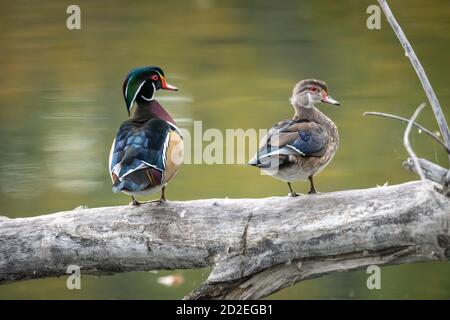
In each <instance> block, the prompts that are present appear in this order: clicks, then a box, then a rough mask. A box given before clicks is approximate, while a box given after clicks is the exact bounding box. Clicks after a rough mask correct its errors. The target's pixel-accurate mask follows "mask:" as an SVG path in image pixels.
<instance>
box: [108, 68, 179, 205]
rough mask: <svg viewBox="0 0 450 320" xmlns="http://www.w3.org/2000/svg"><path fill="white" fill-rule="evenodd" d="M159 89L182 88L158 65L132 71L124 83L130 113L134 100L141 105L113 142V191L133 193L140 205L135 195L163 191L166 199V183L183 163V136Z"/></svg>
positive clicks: (175, 89)
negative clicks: (160, 100)
mask: <svg viewBox="0 0 450 320" xmlns="http://www.w3.org/2000/svg"><path fill="white" fill-rule="evenodd" d="M159 89H163V90H172V91H177V90H178V89H177V88H176V87H174V86H172V85H170V84H168V83H167V81H166V78H165V76H164V72H163V70H162V69H161V68H158V67H154V66H149V67H141V68H136V69H133V70H131V71H130V73H129V74H128V75H127V77H126V78H125V81H124V83H123V95H124V98H125V104H126V108H127V111H128V115H129V116H130V110H131V108H132V107H133V104H134V103H136V105H137V107H136V110H135V112H134V114H133V116H132V117H131V118H130V119H129V120H127V121H125V122H123V123H122V124H121V126H120V128H119V131H118V132H117V135H116V138H115V139H114V141H113V144H112V147H111V152H110V155H109V171H110V175H111V180H112V183H113V187H112V189H113V191H114V192H116V193H117V192H123V193H125V194H128V195H130V196H131V199H132V202H131V203H130V204H131V205H139V204H140V202H138V201H137V200H136V198H135V196H137V195H139V196H140V195H148V194H152V193H156V192H158V191H160V190H161V198H160V199H159V201H161V202H162V201H165V200H166V198H165V194H164V190H165V186H166V184H167V183H168V182H169V181H170V179H172V178H173V177H174V175H175V174H176V172H177V170H178V168H179V167H180V165H181V162H182V154H183V140H182V139H183V138H182V135H181V132H180V130H179V129H178V128H177V126H176V123H175V121H174V120H173V118H172V117H171V116H170V115H169V113H168V112H167V111H166V110H164V108H163V107H162V106H161V105H160V104H159V103H158V102H157V101H156V100H155V93H156V91H157V90H159Z"/></svg>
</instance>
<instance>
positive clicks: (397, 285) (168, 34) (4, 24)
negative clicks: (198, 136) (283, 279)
mask: <svg viewBox="0 0 450 320" xmlns="http://www.w3.org/2000/svg"><path fill="white" fill-rule="evenodd" d="M373 2H374V1H356V0H346V1H333V0H323V1H300V0H297V1H294V0H292V1H269V0H259V1H256V0H251V1H237V0H231V1H218V0H195V1H194V0H191V1H181V0H179V1H134V2H130V1H118V0H117V1H109V2H104V1H92V0H91V1H87V0H79V1H77V2H76V3H77V4H78V5H79V6H80V7H81V11H82V30H81V31H68V30H67V29H66V27H65V19H66V14H65V11H66V7H67V5H68V4H69V3H66V2H64V1H56V0H55V1H40V2H36V1H31V0H28V1H25V0H17V1H14V2H13V1H2V2H1V4H0V8H1V10H0V25H1V27H0V43H1V45H0V68H1V72H0V114H1V118H0V119H1V120H0V121H1V127H0V137H1V138H0V139H1V143H0V177H1V185H0V214H1V215H6V216H9V217H26V216H33V215H39V214H43V213H48V212H52V211H60V210H69V209H73V208H75V207H77V206H79V205H81V204H85V205H88V206H89V207H96V206H111V205H120V204H125V203H128V201H129V199H128V198H127V197H126V196H124V195H115V194H113V193H112V192H111V188H110V179H109V176H108V170H107V160H108V159H107V158H108V152H109V148H110V143H111V141H112V139H113V137H114V134H115V132H116V129H117V127H118V125H119V124H120V122H121V121H123V120H124V119H125V118H126V111H125V106H124V103H123V99H122V93H121V84H122V83H121V82H122V80H123V78H124V76H125V74H126V73H127V72H128V70H129V69H130V68H132V67H135V66H140V65H148V64H154V65H159V66H161V67H163V68H164V69H165V72H166V74H167V78H168V79H169V80H170V82H172V83H173V84H175V85H177V86H178V87H179V88H180V89H181V90H180V91H179V92H178V93H168V94H165V93H162V94H161V95H160V96H161V99H160V101H161V103H162V104H163V105H164V106H166V107H167V109H168V110H169V111H170V112H171V113H172V114H173V115H174V116H175V118H177V119H178V121H179V125H180V126H181V127H183V128H186V129H191V128H192V121H193V120H202V121H203V127H204V128H205V129H206V128H218V129H221V130H224V129H226V128H244V129H247V128H267V127H270V126H271V125H272V124H273V123H275V122H277V121H279V120H281V119H285V118H288V117H290V116H291V112H292V110H291V108H290V106H289V104H288V100H287V98H288V96H289V95H290V92H291V89H292V87H293V85H294V84H295V83H296V82H297V81H298V80H300V79H302V78H307V77H317V78H320V79H324V80H326V81H327V82H328V84H329V86H330V92H331V93H332V95H333V97H335V98H336V99H338V100H339V101H341V102H342V107H341V108H331V107H327V106H321V109H322V110H323V111H325V112H326V113H327V114H328V115H329V116H330V117H331V118H332V119H334V121H335V122H336V124H337V125H338V127H339V130H340V135H341V147H340V149H339V150H338V153H337V155H336V157H335V159H334V161H333V162H332V163H331V164H330V166H329V167H328V168H327V169H326V170H325V171H324V172H323V173H321V174H320V175H319V176H318V177H317V179H316V184H317V187H318V189H319V190H321V191H323V192H326V191H332V190H343V189H350V188H365V187H371V186H375V185H377V184H379V185H381V184H384V183H385V182H386V181H388V182H389V184H396V183H401V182H405V181H408V180H412V179H414V176H412V175H411V174H409V173H408V172H406V171H404V170H403V169H402V168H401V162H402V160H403V159H405V157H406V154H405V151H404V149H403V147H402V132H403V129H404V127H402V126H401V125H399V124H398V123H395V122H391V121H389V120H382V119H377V118H364V117H362V113H363V112H364V111H375V110H376V111H384V112H390V113H396V114H399V115H403V116H410V115H411V114H412V112H413V110H414V108H415V107H416V106H417V105H419V104H420V102H422V101H424V100H425V97H424V94H423V91H422V89H421V86H420V84H419V83H418V80H417V78H416V75H415V73H414V71H413V70H412V68H411V67H410V65H409V62H408V61H407V59H406V58H405V57H404V54H403V51H402V49H401V47H400V46H399V44H398V41H397V40H396V38H395V37H394V35H393V33H392V31H391V29H390V28H389V27H388V25H387V23H386V22H385V21H384V20H383V21H382V29H381V30H379V31H370V30H368V29H367V28H366V24H365V23H366V21H365V20H366V18H367V14H366V13H365V12H366V8H367V6H368V5H370V4H372V3H373ZM390 2H392V9H393V10H394V12H395V13H396V15H397V18H398V20H399V21H400V23H401V24H402V27H403V28H404V30H405V31H406V33H407V35H408V36H409V38H410V40H411V42H412V43H413V45H414V47H415V49H416V52H417V54H418V55H419V57H420V58H421V61H422V63H423V65H424V67H425V69H426V70H427V72H428V74H429V77H430V79H431V80H432V83H433V84H434V86H435V90H436V92H437V94H438V96H439V98H440V101H441V104H442V106H443V107H444V112H445V113H446V115H447V117H448V115H449V114H450V110H449V108H448V105H450V89H449V86H448V77H449V74H450V61H449V59H448V57H449V55H450V35H449V33H448V30H449V26H450V20H449V18H448V13H449V12H450V2H449V1H446V0H442V1H438V0H434V1H427V2H426V3H425V2H423V1H419V0H414V1H412V0H408V1H406V0H403V1H390ZM420 122H421V123H423V124H424V125H425V126H427V127H429V128H432V129H433V130H435V129H436V125H435V122H434V119H433V115H432V113H431V111H430V110H429V108H428V109H427V110H425V111H424V112H423V114H422V115H421V117H420ZM412 142H413V144H414V147H415V149H416V151H417V152H418V153H419V154H420V155H423V156H425V157H427V158H429V159H431V160H433V161H436V162H437V163H440V164H441V165H447V162H446V157H445V155H444V154H443V152H442V151H441V150H440V149H439V147H438V146H437V145H436V144H434V143H433V142H431V141H430V140H429V139H428V138H427V137H425V136H421V135H419V134H418V133H415V135H414V136H413V138H412ZM205 177H207V178H205ZM296 188H297V189H298V191H301V192H305V191H307V185H306V184H302V183H298V184H296ZM285 194H287V190H286V186H285V184H283V183H281V182H278V181H276V180H273V179H271V178H269V177H266V176H261V175H259V174H258V172H257V171H256V170H253V169H252V168H246V167H243V166H239V165H214V166H208V165H185V166H184V167H183V168H182V170H181V171H180V172H179V174H178V176H177V177H176V179H175V180H174V181H173V182H172V183H171V185H170V187H169V189H168V196H169V198H171V199H179V200H184V199H196V198H208V197H225V196H228V197H265V196H271V195H285ZM382 270H383V273H382V290H379V291H369V290H367V289H366V287H365V283H366V278H367V275H366V274H365V273H364V271H359V272H352V273H344V274H336V275H332V276H328V277H324V278H321V279H317V280H311V281H307V282H305V283H302V284H300V285H296V286H294V287H291V288H288V289H285V290H283V291H281V292H280V293H277V294H275V295H273V296H272V298H286V299H300V298H301V299H309V298H327V299H328V298H359V299H364V298H376V299H377V298H400V299H403V298H446V299H448V298H450V277H449V273H450V267H449V265H448V264H438V263H431V264H417V265H404V266H396V267H388V268H383V269H382ZM208 272H209V270H194V271H192V270H186V271H180V272H177V273H179V274H182V275H183V276H184V277H185V282H184V283H183V284H181V285H180V286H179V287H175V288H173V287H169V288H168V287H164V286H162V285H160V284H158V283H157V279H158V278H159V277H160V276H161V275H167V274H170V273H168V272H160V273H158V274H154V273H129V274H121V275H115V276H105V277H101V278H95V277H86V278H83V282H82V290H81V291H76V290H75V291H69V290H67V289H66V288H65V278H59V279H44V280H36V281H27V282H19V283H14V284H9V285H5V286H1V287H0V298H3V299H6V298H32V299H40V298H56V299H59V298H64V299H70V298H83V299H87V298H105V299H109V298H139V299H165V298H180V297H182V296H183V295H185V294H186V293H187V292H189V291H190V290H191V289H193V288H194V287H195V286H197V285H198V284H199V283H201V281H202V279H205V278H206V277H207V275H208Z"/></svg>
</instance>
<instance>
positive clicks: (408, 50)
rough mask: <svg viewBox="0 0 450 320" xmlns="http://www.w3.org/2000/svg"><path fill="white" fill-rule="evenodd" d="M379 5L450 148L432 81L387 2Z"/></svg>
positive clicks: (384, 1) (445, 123) (449, 134)
mask: <svg viewBox="0 0 450 320" xmlns="http://www.w3.org/2000/svg"><path fill="white" fill-rule="evenodd" d="M378 3H379V4H380V6H381V8H382V9H383V12H384V14H385V15H386V18H387V20H388V22H389V24H390V25H391V27H392V29H393V30H394V32H395V34H396V35H397V38H398V39H399V40H400V43H401V45H402V46H403V49H404V50H405V54H406V56H407V57H408V58H409V60H410V61H411V64H412V66H413V68H414V70H415V71H416V73H417V75H418V77H419V79H420V82H421V84H422V87H423V89H424V90H425V93H426V95H427V97H428V100H429V101H430V104H431V107H432V109H433V112H434V116H435V117H436V121H437V123H438V125H439V129H440V130H441V133H442V137H443V140H444V142H445V144H446V146H447V147H450V129H449V127H448V124H447V121H446V120H445V116H444V113H443V111H442V108H441V105H440V103H439V100H438V98H437V97H436V94H435V92H434V90H433V88H432V87H431V84H430V81H429V80H428V77H427V75H426V73H425V70H424V69H423V67H422V65H421V64H420V61H419V59H418V58H417V56H416V54H415V52H414V50H413V48H412V47H411V44H410V43H409V41H408V39H407V38H406V36H405V34H404V33H403V30H402V28H401V27H400V25H399V24H398V23H397V20H396V19H395V17H394V15H393V13H392V11H391V9H390V8H389V5H388V4H387V2H386V0H378ZM449 158H450V154H449Z"/></svg>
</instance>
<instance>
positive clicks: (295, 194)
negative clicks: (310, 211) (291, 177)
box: [287, 182, 299, 198]
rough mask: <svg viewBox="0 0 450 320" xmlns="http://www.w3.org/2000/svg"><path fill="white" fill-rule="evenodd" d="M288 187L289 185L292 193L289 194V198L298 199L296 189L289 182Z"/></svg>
mask: <svg viewBox="0 0 450 320" xmlns="http://www.w3.org/2000/svg"><path fill="white" fill-rule="evenodd" d="M287 185H288V187H289V191H290V192H289V193H288V197H292V198H294V197H298V196H299V194H298V193H297V192H295V191H294V189H292V186H291V183H290V182H288V183H287Z"/></svg>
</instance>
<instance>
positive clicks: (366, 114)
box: [363, 112, 450, 154]
mask: <svg viewBox="0 0 450 320" xmlns="http://www.w3.org/2000/svg"><path fill="white" fill-rule="evenodd" d="M363 115H364V116H379V117H384V118H389V119H395V120H400V121H401V122H405V123H406V124H408V123H409V119H406V118H403V117H400V116H396V115H394V114H390V113H384V112H364V113H363ZM413 126H415V127H417V128H419V129H420V130H422V131H423V132H425V133H426V134H428V135H429V136H430V137H431V138H433V139H434V140H435V141H436V142H437V143H439V144H440V145H441V146H442V147H443V148H444V149H445V151H447V153H448V154H450V148H449V147H447V146H446V145H445V143H444V141H442V140H441V139H440V138H439V137H438V136H437V135H436V134H434V133H433V132H431V131H430V130H428V129H427V128H425V127H424V126H422V125H420V124H418V123H417V122H413Z"/></svg>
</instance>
